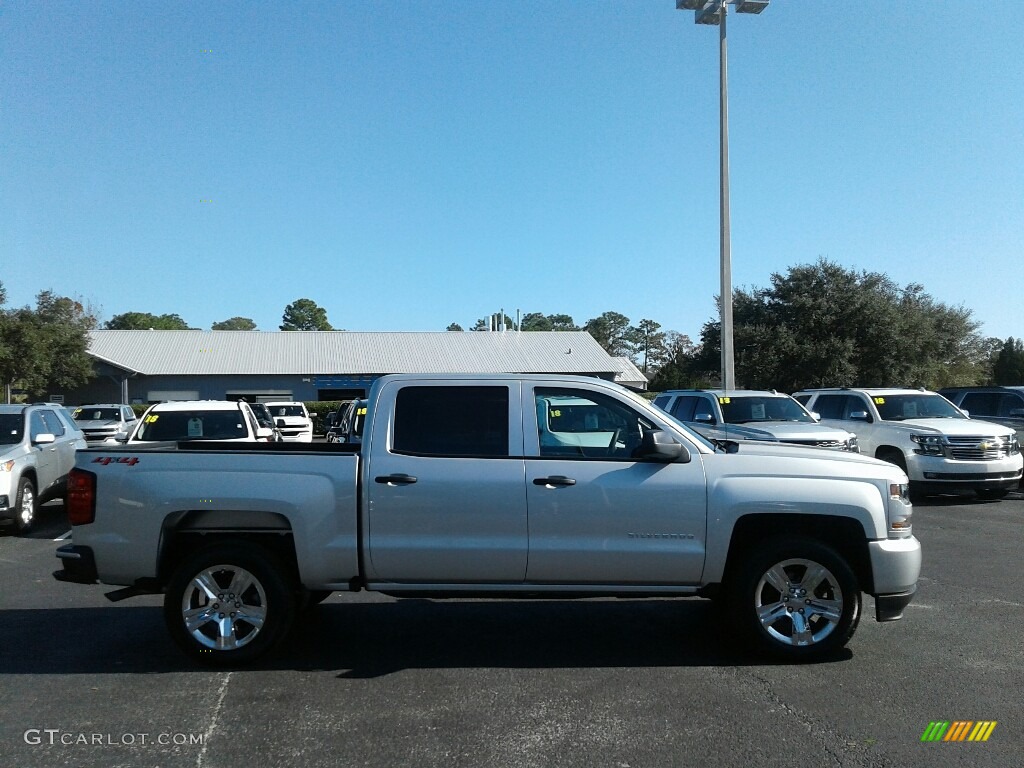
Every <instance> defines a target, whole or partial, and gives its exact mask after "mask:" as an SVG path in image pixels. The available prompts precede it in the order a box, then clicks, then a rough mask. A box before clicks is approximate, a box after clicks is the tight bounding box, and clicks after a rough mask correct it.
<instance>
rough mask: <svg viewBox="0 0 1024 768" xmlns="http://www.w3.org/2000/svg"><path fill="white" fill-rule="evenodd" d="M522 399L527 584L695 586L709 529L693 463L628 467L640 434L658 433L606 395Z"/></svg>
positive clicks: (551, 390) (536, 392)
mask: <svg viewBox="0 0 1024 768" xmlns="http://www.w3.org/2000/svg"><path fill="white" fill-rule="evenodd" d="M530 399H532V400H533V402H534V408H533V409H531V410H532V418H535V419H536V421H535V422H534V424H535V427H536V428H535V429H529V428H528V429H527V435H530V436H531V437H530V438H528V439H527V460H526V495H527V500H528V506H529V512H530V564H529V568H528V569H527V572H526V579H527V581H528V582H533V583H538V584H554V583H563V584H581V585H582V584H589V585H593V584H633V585H679V584H697V583H699V581H700V578H701V574H702V572H703V569H704V552H705V534H706V527H707V523H706V519H707V490H706V483H705V479H704V468H703V465H702V463H701V459H700V454H698V453H696V452H692V453H691V458H690V461H689V462H688V463H672V464H663V463H657V462H653V461H645V460H642V459H638V458H636V457H635V456H634V454H635V453H636V451H637V449H638V448H639V445H640V440H641V439H642V434H643V430H645V429H651V428H654V427H655V426H656V425H655V424H653V423H652V422H651V421H649V419H648V417H646V416H645V415H643V414H642V413H640V412H639V411H637V410H635V409H634V408H633V407H632V406H631V405H630V404H629V403H628V402H625V401H623V400H619V399H617V398H615V397H612V396H611V395H608V394H604V393H597V392H592V391H590V390H585V389H574V388H572V387H564V386H559V387H544V386H536V387H532V388H531V391H529V392H526V393H524V401H525V402H529V401H530ZM525 416H526V419H525V420H527V421H528V423H529V420H530V419H531V417H530V415H529V414H526V415H525ZM532 435H536V436H537V437H536V441H534V440H533V438H532Z"/></svg>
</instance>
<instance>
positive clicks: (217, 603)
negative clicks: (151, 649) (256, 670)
mask: <svg viewBox="0 0 1024 768" xmlns="http://www.w3.org/2000/svg"><path fill="white" fill-rule="evenodd" d="M286 572H287V571H286V569H285V566H284V564H283V563H282V562H281V561H280V559H279V558H278V557H276V556H275V555H274V554H273V553H271V552H269V551H267V550H266V549H264V548H263V547H260V546H258V545H255V544H252V543H249V542H244V541H242V542H234V543H230V544H228V543H225V544H218V545H215V546H213V547H210V548H208V549H204V550H201V551H199V552H196V553H195V554H193V555H191V556H189V557H188V558H186V559H185V560H184V561H183V562H182V563H181V565H180V566H179V567H178V569H177V570H176V571H175V572H174V575H173V576H172V577H171V579H170V581H169V582H168V584H167V592H166V594H165V596H164V620H165V621H166V622H167V628H168V630H169V631H170V633H171V637H172V638H174V642H176V643H177V644H178V646H179V647H180V648H181V649H182V650H183V651H184V652H185V653H186V654H188V655H189V656H191V657H193V658H195V659H197V660H199V661H201V662H203V663H204V664H209V665H212V666H231V665H240V664H245V663H247V662H250V661H252V660H253V659H256V658H257V657H259V656H261V655H263V654H264V653H266V652H267V651H269V650H271V649H272V648H273V647H274V646H276V645H277V644H278V643H279V642H280V641H281V640H283V639H284V637H285V636H286V635H287V634H288V632H289V630H290V629H291V627H292V624H293V623H294V621H295V611H296V594H295V590H294V589H293V588H289V586H288V584H287V582H286V580H285V576H284V574H285V573H286ZM238 587H241V589H240V590H238ZM233 588H234V589H233ZM224 608H226V609H228V610H221V609H224ZM230 609H233V610H230ZM186 616H191V618H192V620H193V621H192V625H191V627H190V626H189V625H188V624H187V623H186Z"/></svg>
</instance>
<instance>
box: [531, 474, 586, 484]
mask: <svg viewBox="0 0 1024 768" xmlns="http://www.w3.org/2000/svg"><path fill="white" fill-rule="evenodd" d="M533 484H534V485H557V486H565V485H576V481H575V480H573V479H572V478H571V477H566V476H565V475H552V476H551V477H538V478H535V479H534V481H533Z"/></svg>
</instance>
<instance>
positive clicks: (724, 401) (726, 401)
mask: <svg viewBox="0 0 1024 768" xmlns="http://www.w3.org/2000/svg"><path fill="white" fill-rule="evenodd" d="M718 402H720V403H722V404H723V405H728V404H729V403H731V402H732V398H731V397H720V398H718Z"/></svg>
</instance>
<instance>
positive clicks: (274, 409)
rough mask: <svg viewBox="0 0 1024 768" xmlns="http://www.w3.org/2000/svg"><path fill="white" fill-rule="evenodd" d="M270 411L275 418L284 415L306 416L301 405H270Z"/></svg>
mask: <svg viewBox="0 0 1024 768" xmlns="http://www.w3.org/2000/svg"><path fill="white" fill-rule="evenodd" d="M270 412H271V413H272V414H273V416H274V418H275V419H280V418H281V417H282V416H301V417H303V418H305V416H306V412H305V411H304V410H303V408H302V406H301V405H274V406H270Z"/></svg>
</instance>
